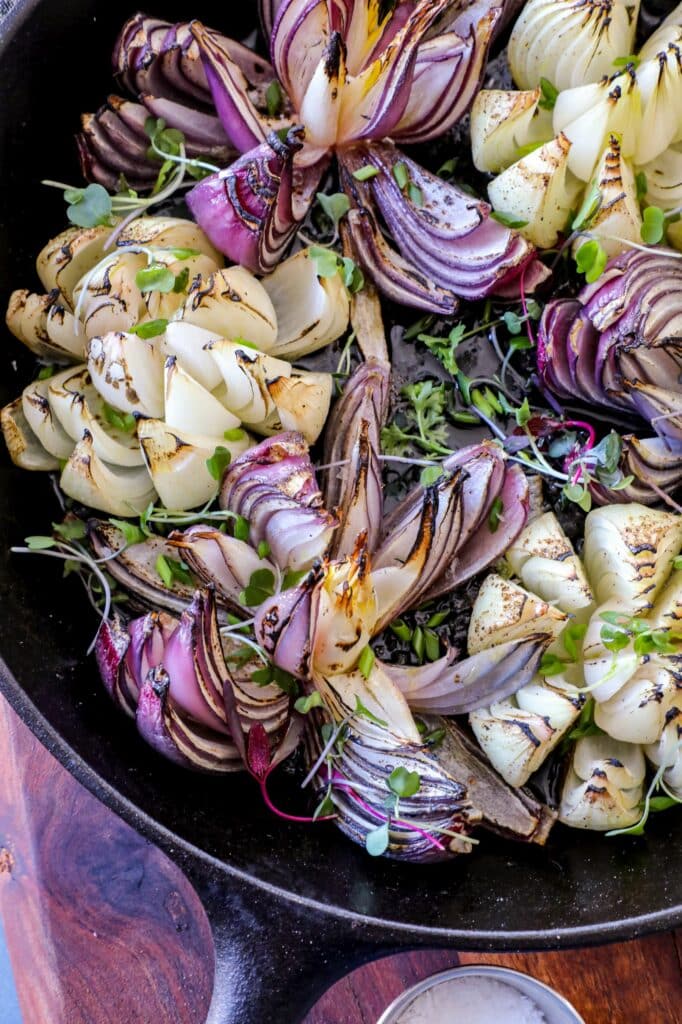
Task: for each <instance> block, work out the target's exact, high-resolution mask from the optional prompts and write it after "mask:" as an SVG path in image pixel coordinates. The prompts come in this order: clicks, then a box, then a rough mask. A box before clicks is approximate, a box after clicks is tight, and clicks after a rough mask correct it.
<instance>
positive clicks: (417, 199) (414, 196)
mask: <svg viewBox="0 0 682 1024" xmlns="http://www.w3.org/2000/svg"><path fill="white" fill-rule="evenodd" d="M407 194H408V196H409V199H410V202H411V203H413V204H414V205H415V206H423V205H424V193H423V192H422V190H421V189H420V187H419V185H415V183H414V182H413V181H411V182H410V184H409V185H408V188H407Z"/></svg>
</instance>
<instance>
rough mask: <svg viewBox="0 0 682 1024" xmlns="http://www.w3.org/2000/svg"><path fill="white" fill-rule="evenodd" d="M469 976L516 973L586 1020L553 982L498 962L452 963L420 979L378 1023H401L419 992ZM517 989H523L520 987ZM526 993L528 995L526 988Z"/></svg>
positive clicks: (576, 1022) (578, 1023) (580, 1021)
mask: <svg viewBox="0 0 682 1024" xmlns="http://www.w3.org/2000/svg"><path fill="white" fill-rule="evenodd" d="M465 977H488V978H499V979H500V980H505V979H509V978H512V977H515V978H519V977H520V978H524V979H526V981H528V982H530V983H531V987H533V988H535V989H539V990H540V991H543V992H546V993H548V994H549V995H550V996H551V997H552V998H553V1000H554V1002H555V1005H556V1006H557V1007H561V1008H562V1009H564V1010H567V1011H568V1013H569V1014H571V1017H572V1022H573V1024H585V1020H584V1018H583V1017H581V1016H580V1014H579V1013H578V1011H577V1010H576V1008H575V1006H573V1004H572V1003H569V1001H568V999H566V998H565V996H562V995H561V993H560V992H557V991H556V989H554V988H552V986H551V985H547V984H546V983H545V982H544V981H539V980H538V979H537V978H534V977H533V975H532V974H527V973H526V972H525V971H517V970H516V969H515V968H513V967H502V966H500V967H498V966H497V964H460V965H458V966H457V967H448V968H446V970H444V971H437V972H436V974H430V975H429V976H428V978H422V980H421V981H418V982H416V984H414V985H411V986H410V988H407V989H405V991H404V992H401V993H400V995H399V996H398V997H397V998H396V999H394V1000H393V1002H392V1003H391V1004H390V1006H387V1007H386V1009H385V1010H384V1012H383V1013H382V1015H381V1017H379V1020H378V1021H377V1024H398V1018H397V1017H396V1014H397V1013H399V1012H400V1011H402V1010H407V1009H408V1008H409V1007H410V1006H411V1005H412V1003H413V1002H414V1000H415V999H416V997H417V996H420V995H421V994H422V993H423V992H428V991H429V989H432V988H435V987H436V986H437V985H440V984H442V983H443V982H445V981H452V980H455V979H457V978H465ZM510 987H511V988H514V987H515V986H513V985H510ZM516 991H520V989H516ZM523 994H524V995H526V993H525V992H524V993H523Z"/></svg>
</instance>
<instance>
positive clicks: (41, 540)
mask: <svg viewBox="0 0 682 1024" xmlns="http://www.w3.org/2000/svg"><path fill="white" fill-rule="evenodd" d="M24 543H25V544H26V547H27V548H29V549H30V550H31V551H47V549H48V548H53V547H55V546H56V544H57V541H56V540H55V539H54V537H38V536H32V537H24Z"/></svg>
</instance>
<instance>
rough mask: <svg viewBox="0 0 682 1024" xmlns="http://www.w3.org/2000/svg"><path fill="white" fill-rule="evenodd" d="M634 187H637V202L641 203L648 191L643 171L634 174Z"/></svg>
mask: <svg viewBox="0 0 682 1024" xmlns="http://www.w3.org/2000/svg"><path fill="white" fill-rule="evenodd" d="M635 188H636V189H637V202H638V203H641V202H642V200H643V199H644V197H645V196H646V194H647V192H648V191H649V183H648V181H647V177H646V174H645V173H644V171H638V172H637V174H636V175H635Z"/></svg>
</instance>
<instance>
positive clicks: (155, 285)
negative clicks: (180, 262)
mask: <svg viewBox="0 0 682 1024" xmlns="http://www.w3.org/2000/svg"><path fill="white" fill-rule="evenodd" d="M135 284H136V285H137V287H138V288H139V289H140V291H141V292H142V293H143V294H144V293H146V292H161V293H162V294H166V293H167V292H172V291H173V288H174V286H175V274H174V273H173V272H172V270H169V269H168V267H164V266H163V264H161V263H150V264H149V266H148V267H143V268H142V269H141V270H138V272H137V274H136V275H135Z"/></svg>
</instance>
